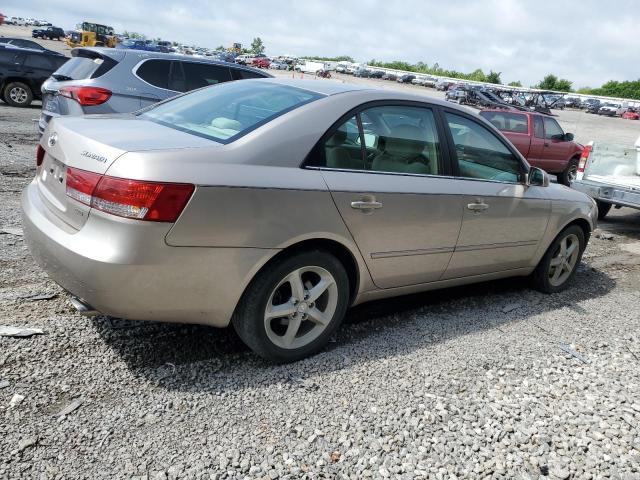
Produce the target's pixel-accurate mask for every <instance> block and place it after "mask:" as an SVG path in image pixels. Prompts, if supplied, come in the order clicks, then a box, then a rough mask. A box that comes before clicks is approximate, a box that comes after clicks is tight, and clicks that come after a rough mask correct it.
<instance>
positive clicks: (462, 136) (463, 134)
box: [446, 113, 522, 183]
mask: <svg viewBox="0 0 640 480" xmlns="http://www.w3.org/2000/svg"><path fill="white" fill-rule="evenodd" d="M446 117H447V123H448V124H449V129H450V130H451V136H452V137H453V143H454V144H455V147H456V156H457V159H458V169H459V171H460V176H461V177H466V178H477V179H482V180H495V181H503V182H513V183H515V182H518V181H519V180H520V174H521V173H522V165H521V164H520V160H519V159H518V158H517V157H516V156H515V155H514V154H512V153H511V152H510V151H509V149H508V148H507V147H506V146H505V145H504V144H503V143H502V142H501V141H500V140H498V137H496V136H495V135H494V134H493V133H492V132H490V131H489V130H488V129H486V128H485V127H483V126H482V125H480V124H479V123H477V122H475V121H473V120H470V119H468V118H465V117H462V116H459V115H455V114H452V113H446Z"/></svg>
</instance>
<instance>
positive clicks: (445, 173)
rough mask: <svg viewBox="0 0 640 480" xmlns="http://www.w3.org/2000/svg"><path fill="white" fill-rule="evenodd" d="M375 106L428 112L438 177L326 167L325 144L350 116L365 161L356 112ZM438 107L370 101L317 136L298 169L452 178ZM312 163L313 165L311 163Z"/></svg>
mask: <svg viewBox="0 0 640 480" xmlns="http://www.w3.org/2000/svg"><path fill="white" fill-rule="evenodd" d="M375 107H417V108H424V109H427V110H431V112H432V114H433V120H434V124H435V127H436V133H437V134H438V144H439V147H440V158H439V161H438V168H439V169H440V172H441V173H439V174H437V175H434V174H430V173H403V172H379V171H377V170H353V169H346V168H332V167H327V166H326V157H325V153H324V144H325V142H326V141H327V140H328V139H329V138H330V137H331V136H332V135H333V134H334V133H335V132H336V131H337V130H338V128H339V127H341V126H342V125H343V124H344V122H346V121H347V120H349V119H350V118H351V117H354V116H355V117H356V119H357V123H358V130H359V132H360V148H361V152H362V157H363V162H366V146H365V144H364V128H363V127H362V121H361V119H360V113H361V112H363V111H365V110H369V109H370V108H375ZM439 111H440V106H439V105H437V104H433V103H428V102H420V101H417V100H372V101H369V102H365V103H361V104H360V105H358V106H357V107H354V108H352V109H350V110H349V111H347V112H346V113H345V114H344V115H342V116H341V117H340V118H338V120H336V121H335V122H334V123H333V124H332V125H331V126H330V127H329V128H328V129H327V131H326V132H325V133H324V134H323V135H322V136H321V137H320V139H319V140H318V141H317V142H316V144H315V145H314V146H313V148H311V150H310V151H309V153H308V154H307V156H306V157H305V159H304V160H303V162H302V163H301V164H300V168H303V169H311V170H326V171H332V172H350V173H367V174H378V175H396V176H397V175H400V176H410V177H429V178H455V177H454V176H453V171H452V164H451V157H450V146H449V144H448V141H447V139H446V137H445V132H444V125H443V124H442V119H441V117H440V115H439ZM318 158H323V159H324V160H325V161H324V165H317V163H318V162H317V159H318ZM314 163H315V164H314Z"/></svg>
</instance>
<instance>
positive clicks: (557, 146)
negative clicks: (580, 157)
mask: <svg viewBox="0 0 640 480" xmlns="http://www.w3.org/2000/svg"><path fill="white" fill-rule="evenodd" d="M542 120H543V122H544V140H545V142H544V150H543V154H542V155H543V162H544V165H545V166H544V167H542V168H544V169H545V170H546V171H547V172H551V173H559V172H562V171H563V170H564V169H565V168H566V166H567V160H569V157H570V155H571V151H572V144H571V142H568V141H566V140H565V138H564V130H562V127H561V126H560V124H559V123H558V122H556V120H555V119H554V118H551V117H547V116H543V117H542Z"/></svg>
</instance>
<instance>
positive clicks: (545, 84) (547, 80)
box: [533, 73, 573, 92]
mask: <svg viewBox="0 0 640 480" xmlns="http://www.w3.org/2000/svg"><path fill="white" fill-rule="evenodd" d="M571 85H573V82H570V81H569V80H567V79H565V78H558V77H557V76H555V75H553V74H552V73H550V74H549V75H546V76H545V77H544V78H543V79H542V80H541V81H540V83H538V84H537V85H534V86H533V88H539V89H540V90H556V91H558V92H570V91H571Z"/></svg>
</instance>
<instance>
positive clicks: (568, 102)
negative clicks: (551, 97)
mask: <svg viewBox="0 0 640 480" xmlns="http://www.w3.org/2000/svg"><path fill="white" fill-rule="evenodd" d="M581 104H582V102H581V101H580V98H578V97H565V98H564V105H565V107H566V108H580V107H581V106H582V105H581Z"/></svg>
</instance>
